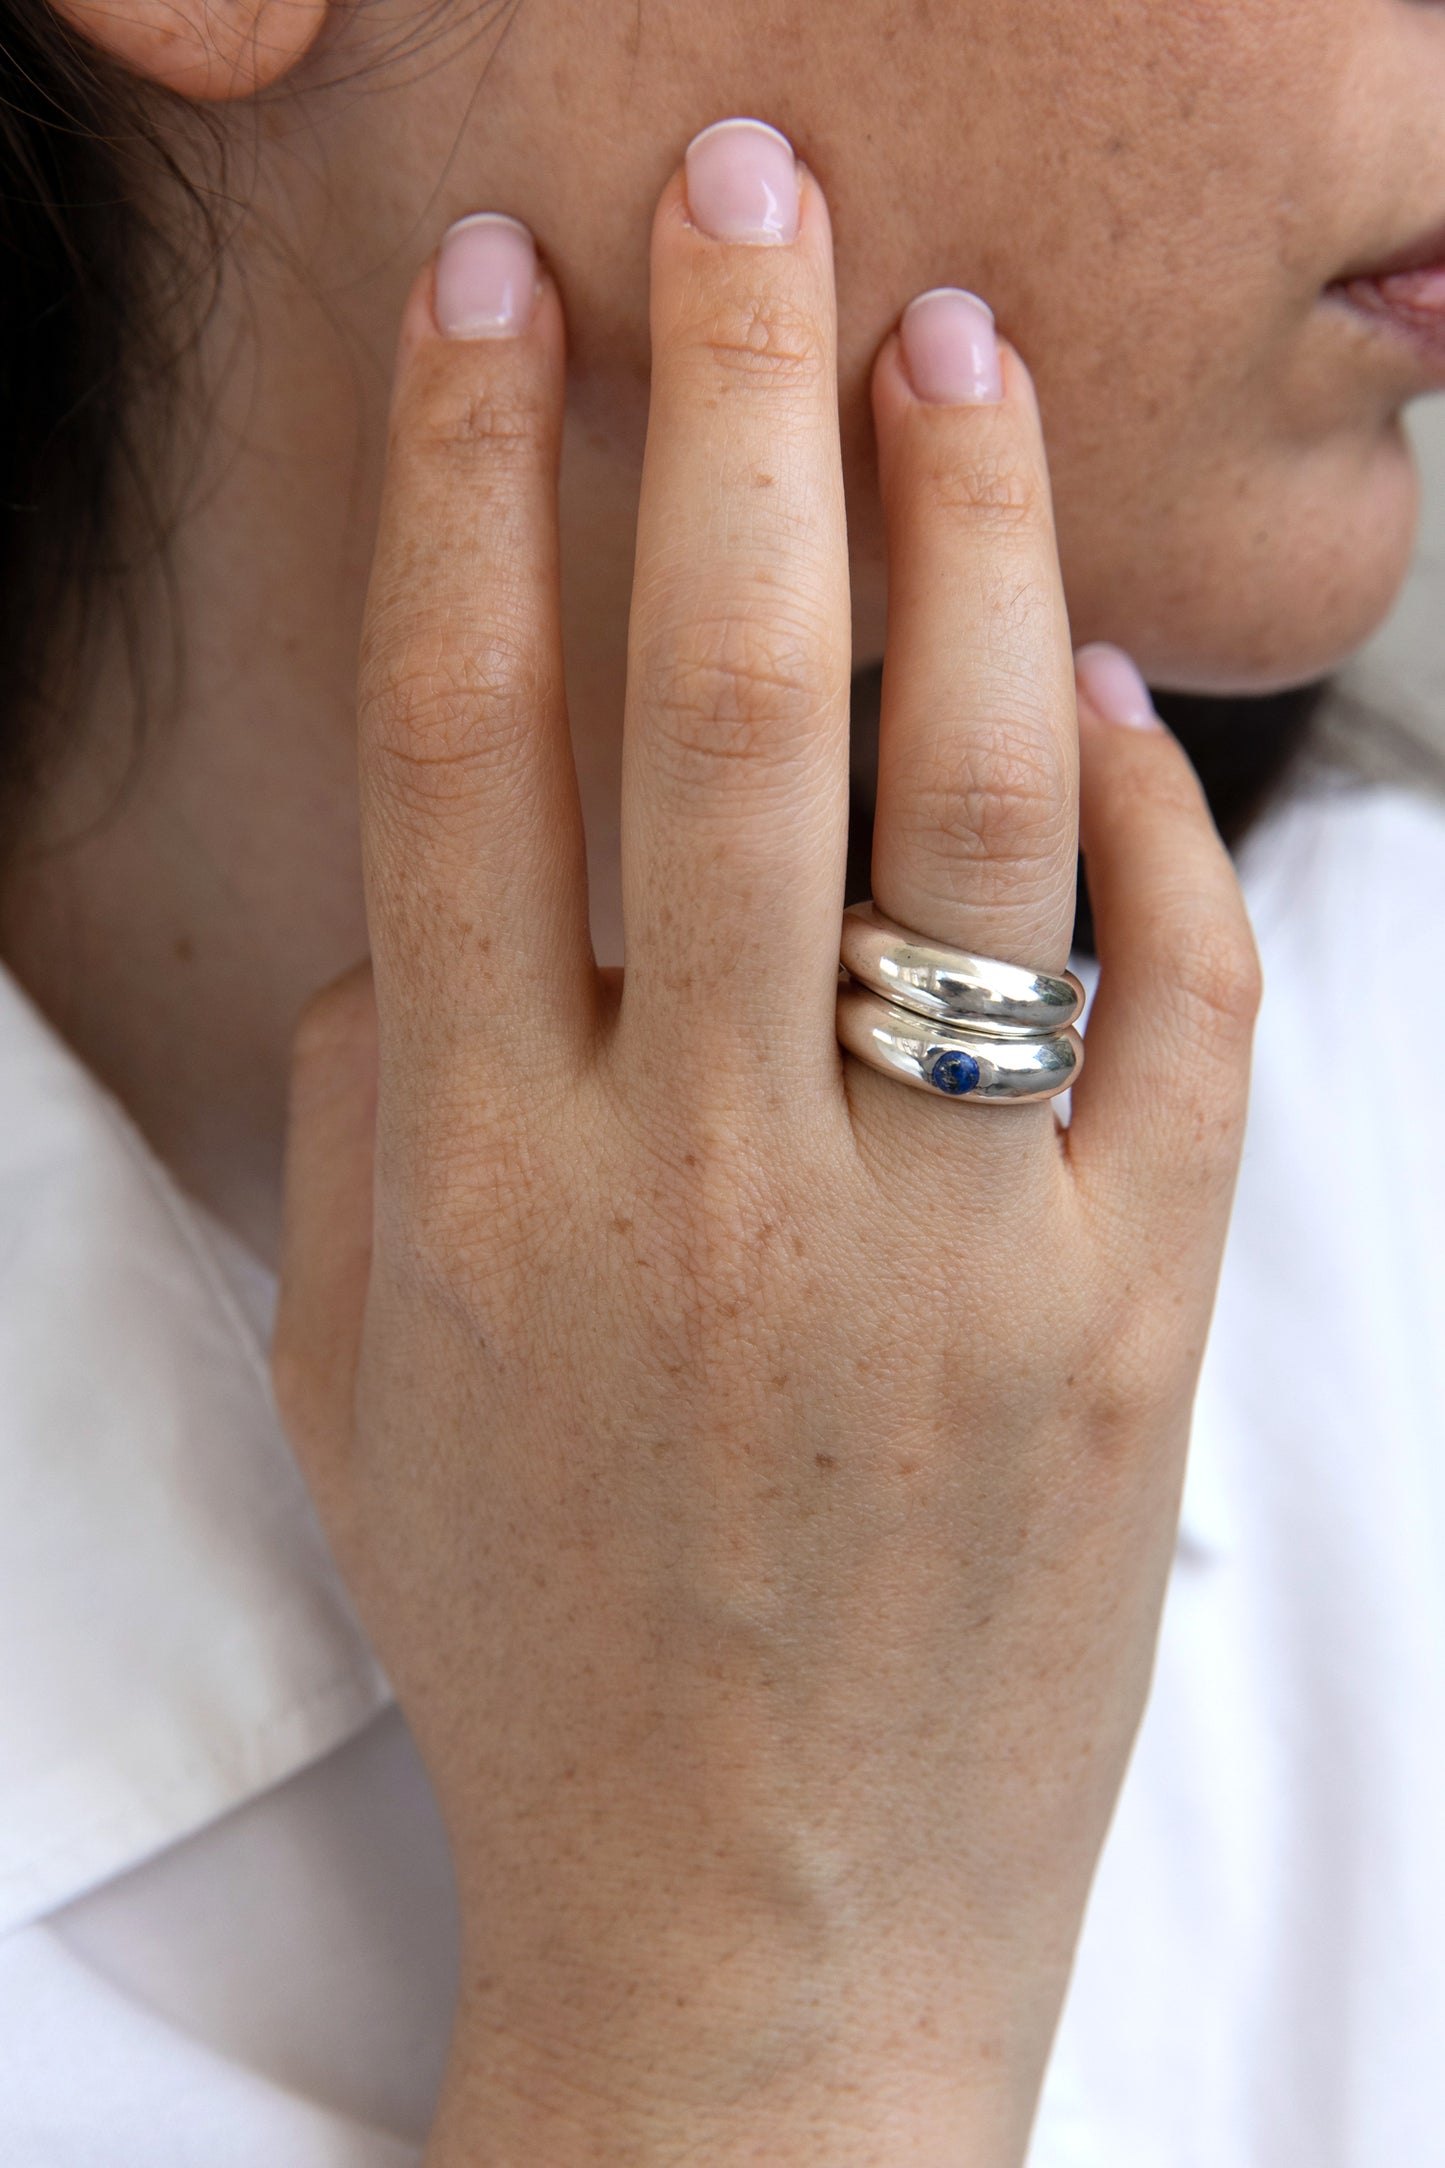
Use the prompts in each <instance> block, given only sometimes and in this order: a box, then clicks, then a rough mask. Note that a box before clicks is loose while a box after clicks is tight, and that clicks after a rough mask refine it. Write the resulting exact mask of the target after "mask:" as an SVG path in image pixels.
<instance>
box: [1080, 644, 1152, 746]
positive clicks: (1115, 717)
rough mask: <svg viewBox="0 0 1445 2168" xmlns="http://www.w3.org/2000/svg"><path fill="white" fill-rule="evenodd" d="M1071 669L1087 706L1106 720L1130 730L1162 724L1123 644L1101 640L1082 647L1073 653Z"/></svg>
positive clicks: (1144, 728) (1147, 690)
mask: <svg viewBox="0 0 1445 2168" xmlns="http://www.w3.org/2000/svg"><path fill="white" fill-rule="evenodd" d="M1074 670H1075V673H1076V674H1077V676H1078V680H1079V683H1080V685H1081V686H1082V687H1083V689H1084V694H1085V697H1086V698H1087V700H1088V702H1089V705H1090V707H1092V708H1095V709H1097V711H1098V713H1099V714H1100V715H1102V716H1103V718H1104V720H1105V722H1108V723H1123V724H1125V725H1126V727H1127V728H1128V729H1130V730H1158V729H1159V728H1160V727H1161V725H1160V722H1159V718H1158V716H1157V715H1156V714H1155V712H1154V702H1153V700H1152V699H1151V698H1150V695H1149V688H1148V686H1147V685H1146V684H1145V683H1144V680H1143V678H1142V677H1141V676H1140V675H1139V671H1138V667H1137V665H1136V664H1134V663H1133V662H1131V660H1130V659H1129V657H1128V656H1127V655H1126V654H1125V653H1124V650H1123V648H1122V647H1110V646H1109V645H1108V643H1107V642H1106V641H1103V640H1096V641H1094V642H1092V643H1091V644H1090V645H1089V646H1088V647H1081V648H1080V649H1079V652H1078V654H1077V655H1076V656H1075V657H1074Z"/></svg>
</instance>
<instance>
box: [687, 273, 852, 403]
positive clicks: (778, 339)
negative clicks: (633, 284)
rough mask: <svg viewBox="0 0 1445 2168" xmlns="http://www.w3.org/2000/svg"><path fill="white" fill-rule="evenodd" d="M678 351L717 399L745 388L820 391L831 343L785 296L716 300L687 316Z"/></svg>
mask: <svg viewBox="0 0 1445 2168" xmlns="http://www.w3.org/2000/svg"><path fill="white" fill-rule="evenodd" d="M674 340H675V344H674V351H675V352H676V353H677V354H678V356H679V357H680V358H681V359H682V360H683V361H684V363H685V364H688V365H691V366H692V367H695V368H697V369H699V370H700V371H701V372H702V375H703V378H704V380H705V383H706V385H707V387H708V388H709V389H710V390H711V391H712V392H713V393H714V394H716V395H722V394H725V393H726V392H728V391H729V390H732V389H735V388H738V387H742V388H745V389H747V390H750V391H777V392H782V393H787V394H797V393H800V392H810V391H818V390H820V389H821V388H822V387H823V385H824V384H825V382H826V379H827V375H828V370H829V362H828V354H827V345H826V342H825V340H824V337H823V332H822V327H821V326H820V324H819V322H818V320H817V317H816V316H815V315H814V314H813V313H812V312H811V311H810V310H808V309H807V308H804V307H802V306H801V305H800V304H799V303H797V302H795V301H792V300H790V299H789V298H788V297H787V296H786V295H783V294H769V295H750V296H748V297H746V298H743V299H737V298H732V297H728V298H724V299H723V300H721V301H717V300H714V301H713V302H712V303H711V305H710V306H708V307H707V308H705V309H702V310H699V311H697V312H695V313H693V314H691V315H689V316H687V317H685V318H684V319H683V320H682V322H681V323H680V324H679V326H678V328H677V331H676V333H675V335H674Z"/></svg>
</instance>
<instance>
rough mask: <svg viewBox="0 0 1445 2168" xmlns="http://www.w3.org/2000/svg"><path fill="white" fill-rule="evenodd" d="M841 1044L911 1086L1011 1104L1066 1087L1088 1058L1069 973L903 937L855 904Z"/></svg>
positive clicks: (845, 952) (848, 920)
mask: <svg viewBox="0 0 1445 2168" xmlns="http://www.w3.org/2000/svg"><path fill="white" fill-rule="evenodd" d="M840 960H841V962H842V966H843V969H844V971H846V972H847V974H848V976H847V978H846V980H844V981H843V982H842V983H841V984H840V985H839V988H838V1037H839V1040H840V1041H841V1043H842V1044H843V1046H845V1047H846V1048H847V1050H848V1052H849V1053H850V1054H856V1055H857V1057H858V1059H859V1060H860V1061H864V1062H867V1064H868V1066H869V1067H870V1068H872V1069H880V1070H882V1072H883V1074H884V1075H885V1076H892V1077H897V1078H898V1080H899V1081H900V1082H901V1083H904V1084H911V1085H912V1086H913V1087H914V1089H915V1090H917V1091H925V1092H941V1093H942V1094H943V1095H944V1096H945V1097H947V1098H950V1099H965V1098H967V1099H973V1100H988V1101H994V1102H996V1101H999V1100H1008V1101H1010V1102H1012V1103H1018V1102H1020V1101H1026V1100H1030V1099H1052V1098H1053V1097H1054V1095H1055V1094H1056V1093H1058V1092H1062V1091H1067V1090H1068V1088H1069V1086H1070V1085H1071V1084H1072V1083H1073V1081H1074V1079H1075V1077H1076V1076H1077V1075H1078V1073H1079V1069H1080V1066H1081V1064H1082V1062H1083V1059H1084V1042H1083V1040H1082V1039H1081V1038H1080V1037H1079V1034H1078V1032H1077V1031H1075V1030H1074V1028H1073V1026H1074V1021H1075V1019H1076V1018H1077V1017H1078V1015H1079V1014H1080V1012H1081V1010H1082V1009H1083V1006H1084V989H1083V987H1082V986H1081V985H1080V983H1079V981H1078V980H1077V979H1076V978H1075V977H1074V974H1073V973H1072V971H1065V972H1060V973H1052V972H1047V971H1028V970H1025V969H1024V968H1023V967H1022V966H1021V965H1019V964H1006V963H1002V962H1000V961H999V960H998V959H997V958H996V957H993V956H975V955H973V954H971V953H970V952H969V951H968V950H966V949H955V948H945V947H944V946H943V945H942V943H941V942H937V941H930V940H928V939H927V938H926V937H925V936H924V935H922V934H917V933H910V932H909V930H908V928H907V927H906V926H896V925H894V923H893V921H892V920H891V919H887V918H884V917H883V915H882V914H881V912H878V911H875V909H874V908H873V905H872V904H871V903H857V904H854V905H853V906H852V907H851V908H850V909H849V910H847V911H845V912H844V914H843V939H842V945H841V949H840Z"/></svg>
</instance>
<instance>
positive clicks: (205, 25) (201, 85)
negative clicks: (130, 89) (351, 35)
mask: <svg viewBox="0 0 1445 2168" xmlns="http://www.w3.org/2000/svg"><path fill="white" fill-rule="evenodd" d="M55 6H56V12H57V13H58V14H60V15H63V16H64V18H65V20H66V21H67V22H68V23H70V24H71V25H72V26H73V27H74V28H75V29H76V30H78V31H79V32H80V33H81V35H82V36H83V37H86V38H88V39H89V40H90V42H91V43H92V44H93V45H98V46H100V47H101V48H102V49H103V50H104V51H105V52H106V53H108V54H109V55H110V57H111V58H112V59H113V60H117V61H119V62H120V64H121V66H122V67H124V68H127V69H129V70H130V72H131V73H132V74H133V75H138V76H143V77H144V78H145V79H146V80H147V81H149V82H152V83H158V84H160V85H161V86H162V88H164V89H166V90H172V91H175V92H176V93H177V94H178V95H179V96H180V97H183V98H195V99H199V100H204V101H218V100H224V99H229V98H248V97H250V96H251V95H252V93H253V92H255V91H258V90H264V89H265V88H266V87H267V85H268V84H270V83H274V82H276V81H278V80H279V79H280V77H281V76H283V75H285V74H286V73H287V72H288V70H290V69H291V68H294V67H295V66H296V64H297V62H298V61H299V60H301V59H302V58H303V56H304V55H305V54H306V53H307V52H309V51H310V49H311V47H312V45H313V44H314V43H315V41H316V38H317V36H318V35H319V33H320V30H321V26H322V24H323V22H324V21H325V19H326V0H55Z"/></svg>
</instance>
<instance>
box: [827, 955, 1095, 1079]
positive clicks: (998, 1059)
mask: <svg viewBox="0 0 1445 2168" xmlns="http://www.w3.org/2000/svg"><path fill="white" fill-rule="evenodd" d="M838 1038H839V1041H840V1042H841V1044H842V1045H843V1046H844V1047H845V1048H846V1049H847V1051H848V1052H849V1053H850V1054H856V1055H857V1057H858V1059H859V1060H860V1061H864V1062H867V1064H868V1066H869V1068H870V1069H881V1070H882V1072H883V1074H884V1075H885V1076H891V1077H896V1078H897V1079H898V1081H899V1082H900V1083H902V1084H911V1085H912V1086H913V1087H914V1089H915V1090H916V1091H924V1092H941V1093H943V1094H944V1095H945V1096H946V1097H947V1098H950V1099H967V1100H969V1101H971V1102H972V1101H978V1100H982V1101H986V1102H987V1101H995V1102H996V1101H999V1100H1008V1101H1009V1102H1010V1103H1012V1104H1015V1105H1016V1104H1018V1103H1019V1102H1021V1101H1026V1100H1030V1099H1052V1098H1053V1097H1054V1096H1055V1094H1056V1093H1058V1092H1063V1091H1067V1090H1068V1088H1069V1086H1070V1085H1071V1084H1072V1083H1073V1081H1074V1079H1075V1077H1076V1076H1077V1075H1078V1073H1079V1069H1080V1066H1081V1065H1082V1063H1083V1059H1084V1042H1083V1040H1082V1039H1081V1038H1080V1037H1079V1034H1078V1033H1077V1032H1076V1031H1073V1030H1068V1031H1058V1032H1048V1033H1042V1034H1038V1035H1036V1036H1034V1037H1032V1038H1025V1037H1023V1036H1021V1035H1020V1034H1019V1033H1018V1032H1012V1031H1011V1032H1007V1033H1005V1032H999V1031H993V1032H990V1031H979V1030H978V1029H976V1028H971V1027H969V1026H967V1025H964V1024H952V1023H946V1022H944V1021H942V1020H941V1019H939V1018H934V1017H928V1016H919V1015H916V1014H915V1013H914V1011H913V1010H912V1009H903V1008H900V1007H899V1006H898V1004H897V1003H896V1002H893V1001H884V1000H883V999H882V998H881V996H879V995H878V994H875V993H873V992H871V991H870V989H869V988H868V987H866V986H858V985H855V984H853V983H851V982H850V983H845V984H843V985H841V986H840V987H839V988H838Z"/></svg>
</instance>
